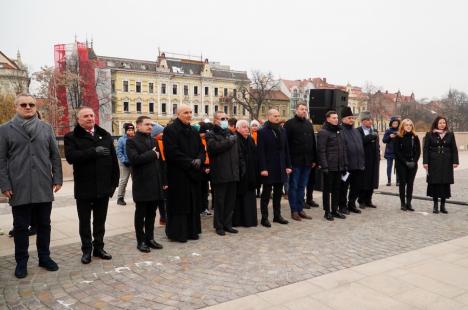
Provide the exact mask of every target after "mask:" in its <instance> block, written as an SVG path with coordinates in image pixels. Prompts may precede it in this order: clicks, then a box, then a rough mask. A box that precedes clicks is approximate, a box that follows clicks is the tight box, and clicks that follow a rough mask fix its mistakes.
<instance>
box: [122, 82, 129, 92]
mask: <svg viewBox="0 0 468 310" xmlns="http://www.w3.org/2000/svg"><path fill="white" fill-rule="evenodd" d="M123 91H124V92H126V93H128V81H123Z"/></svg>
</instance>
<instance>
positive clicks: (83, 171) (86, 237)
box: [64, 106, 119, 264]
mask: <svg viewBox="0 0 468 310" xmlns="http://www.w3.org/2000/svg"><path fill="white" fill-rule="evenodd" d="M76 120H77V123H78V124H77V125H76V126H75V129H74V130H73V131H71V132H69V133H67V134H66V135H65V138H64V140H65V141H64V142H65V157H66V159H67V161H68V162H69V163H70V164H71V165H73V178H74V181H75V199H76V206H77V210H78V219H79V231H80V238H81V250H82V252H83V255H82V257H81V262H82V263H83V264H89V263H90V262H91V252H92V250H93V249H94V251H93V256H94V257H99V258H101V259H106V260H108V259H112V256H111V255H110V254H108V253H107V252H106V251H105V250H104V233H105V224H106V217H107V207H108V204H109V198H110V197H112V196H113V195H114V192H115V189H116V187H117V186H118V185H119V163H118V160H117V154H116V152H115V148H114V143H113V141H112V136H111V135H110V133H108V132H107V131H106V130H104V129H103V128H101V127H99V126H98V125H96V121H95V115H94V111H93V109H92V108H90V107H87V106H81V107H80V108H78V110H77V112H76ZM91 214H92V215H93V230H92V233H91ZM91 234H92V236H91ZM93 238H94V240H93Z"/></svg>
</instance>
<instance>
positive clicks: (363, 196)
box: [358, 189, 374, 205]
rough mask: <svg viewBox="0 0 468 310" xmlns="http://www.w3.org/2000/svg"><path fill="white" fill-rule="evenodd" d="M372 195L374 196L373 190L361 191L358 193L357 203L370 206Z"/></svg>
mask: <svg viewBox="0 0 468 310" xmlns="http://www.w3.org/2000/svg"><path fill="white" fill-rule="evenodd" d="M372 195H374V189H361V190H360V191H359V197H358V202H359V203H360V204H365V205H370V204H371V203H372Z"/></svg>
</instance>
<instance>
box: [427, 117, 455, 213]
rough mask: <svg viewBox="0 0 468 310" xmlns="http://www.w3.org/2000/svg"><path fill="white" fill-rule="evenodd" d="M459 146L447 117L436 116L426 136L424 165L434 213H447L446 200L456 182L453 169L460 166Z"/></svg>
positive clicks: (428, 192)
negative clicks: (449, 129) (451, 185)
mask: <svg viewBox="0 0 468 310" xmlns="http://www.w3.org/2000/svg"><path fill="white" fill-rule="evenodd" d="M458 164H459V162H458V148H457V143H456V141H455V135H454V134H453V133H452V132H450V131H448V123H447V119H446V118H445V117H442V116H438V117H436V119H435V120H434V122H433V123H432V126H431V131H430V132H428V133H427V134H426V136H425V137H424V153H423V165H424V168H425V169H426V170H427V196H430V197H432V199H433V201H434V211H433V213H439V207H438V203H439V198H440V212H442V213H445V214H447V210H446V209H445V200H446V199H447V198H450V196H451V193H450V184H453V183H454V177H453V169H454V168H457V167H458Z"/></svg>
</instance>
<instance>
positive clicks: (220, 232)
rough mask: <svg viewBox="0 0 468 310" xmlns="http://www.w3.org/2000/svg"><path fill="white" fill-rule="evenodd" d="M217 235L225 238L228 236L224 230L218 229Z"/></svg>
mask: <svg viewBox="0 0 468 310" xmlns="http://www.w3.org/2000/svg"><path fill="white" fill-rule="evenodd" d="M216 233H217V234H218V235H220V236H225V235H226V233H225V232H224V230H223V229H216Z"/></svg>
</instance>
